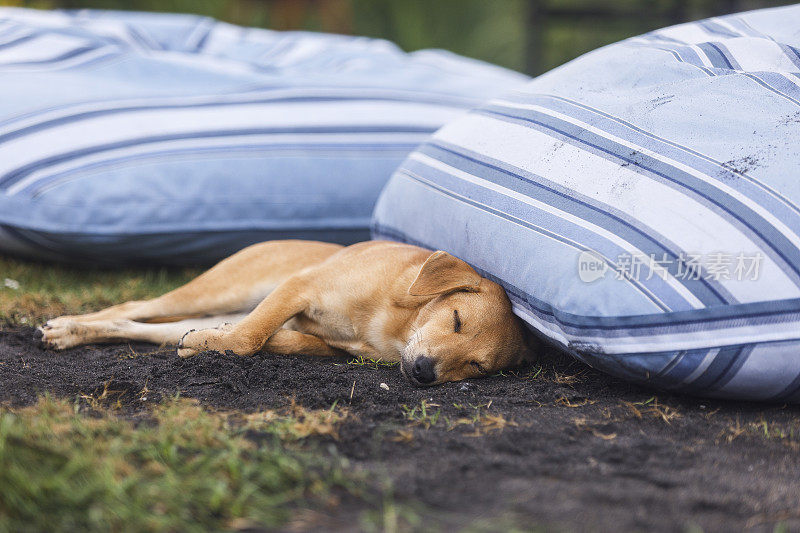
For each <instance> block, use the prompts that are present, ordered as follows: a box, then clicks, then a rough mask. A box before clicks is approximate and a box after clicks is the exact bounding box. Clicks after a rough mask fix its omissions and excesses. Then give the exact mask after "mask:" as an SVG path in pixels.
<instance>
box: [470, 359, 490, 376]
mask: <svg viewBox="0 0 800 533" xmlns="http://www.w3.org/2000/svg"><path fill="white" fill-rule="evenodd" d="M469 364H471V365H472V368H474V369H475V370H477V371H478V372H479V373H481V374H485V373H486V370H485V369H484V368H483V365H482V364H480V363H479V362H477V361H470V362H469Z"/></svg>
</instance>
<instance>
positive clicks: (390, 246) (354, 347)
mask: <svg viewBox="0 0 800 533" xmlns="http://www.w3.org/2000/svg"><path fill="white" fill-rule="evenodd" d="M203 328H208V329H203ZM38 334H39V335H41V340H42V342H43V343H44V344H45V345H46V346H49V347H51V348H55V349H64V348H70V347H72V346H77V345H79V344H88V343H98V342H116V341H123V340H137V341H146V342H152V343H157V344H162V345H163V344H177V345H178V355H180V356H181V357H189V356H192V355H195V354H197V353H199V352H202V351H204V350H217V351H226V350H231V351H233V352H235V353H237V354H240V355H251V354H253V353H255V352H257V351H259V350H266V351H269V352H272V353H278V354H310V355H342V354H343V353H344V352H346V353H350V354H354V355H363V356H366V357H371V358H374V359H383V360H388V361H400V369H401V370H402V372H403V374H404V375H405V376H406V378H408V380H409V381H411V382H412V383H414V384H416V385H433V384H436V383H442V382H446V381H457V380H461V379H465V378H473V377H478V376H483V375H486V374H490V373H492V372H496V371H498V370H500V369H502V368H505V367H508V366H512V365H516V364H518V363H520V362H521V360H522V359H523V358H524V357H525V356H526V355H528V353H529V349H528V346H527V344H526V338H525V334H524V331H523V328H522V326H521V323H520V322H519V320H518V319H517V318H516V317H515V316H514V315H513V314H512V312H511V303H510V302H509V300H508V296H507V295H506V293H505V291H504V290H503V289H502V288H501V287H500V286H499V285H497V284H496V283H494V282H492V281H489V280H488V279H485V278H482V277H481V276H479V275H478V274H477V273H476V272H475V271H474V270H473V269H472V268H471V267H470V266H469V265H467V264H466V263H465V262H464V261H461V260H460V259H457V258H455V257H453V256H452V255H449V254H447V253H445V252H441V251H439V252H433V253H432V252H430V251H428V250H424V249H422V248H418V247H416V246H411V245H408V244H399V243H393V242H384V241H372V242H364V243H359V244H355V245H352V246H348V247H342V246H339V245H335V244H328V243H321V242H310V241H270V242H264V243H261V244H256V245H253V246H250V247H248V248H245V249H244V250H242V251H240V252H238V253H236V254H234V255H232V256H231V257H229V258H227V259H225V260H224V261H222V262H220V263H219V264H217V265H216V266H214V267H213V268H211V269H210V270H208V271H207V272H205V273H204V274H202V275H200V276H198V277H197V278H195V279H194V280H192V281H191V282H189V283H187V284H186V285H184V286H182V287H179V288H177V289H175V290H173V291H171V292H168V293H167V294H164V295H163V296H160V297H158V298H154V299H152V300H145V301H132V302H127V303H123V304H120V305H115V306H113V307H109V308H108V309H105V310H103V311H99V312H97V313H91V314H87V315H79V316H63V317H59V318H56V319H53V320H50V321H49V322H47V324H45V325H44V326H42V327H41V328H39V330H38Z"/></svg>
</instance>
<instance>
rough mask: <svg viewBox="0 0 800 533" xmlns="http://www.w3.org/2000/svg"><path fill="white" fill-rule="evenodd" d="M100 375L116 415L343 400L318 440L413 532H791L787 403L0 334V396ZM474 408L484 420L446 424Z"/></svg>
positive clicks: (573, 369)
mask: <svg viewBox="0 0 800 533" xmlns="http://www.w3.org/2000/svg"><path fill="white" fill-rule="evenodd" d="M108 382H110V384H109V389H112V390H115V391H119V392H118V394H119V396H118V398H119V399H120V401H121V403H122V406H123V411H125V412H127V413H129V414H130V413H135V412H137V411H144V410H145V408H146V404H148V403H153V402H158V401H159V400H160V398H161V397H162V396H163V395H167V394H174V393H175V392H178V391H179V392H180V394H181V395H183V396H188V397H193V398H197V399H198V400H199V401H201V402H203V403H204V404H207V405H209V406H214V407H218V408H226V409H227V408H235V409H242V410H255V409H258V408H264V407H269V408H275V407H281V406H286V405H288V403H289V402H290V401H291V400H292V399H294V401H296V402H297V403H298V404H300V405H302V406H304V407H307V408H328V407H330V406H331V405H332V404H333V403H334V402H338V405H340V406H347V408H348V409H349V412H350V413H351V416H349V417H348V419H347V420H346V421H345V422H344V423H343V425H342V426H341V428H340V431H339V437H338V439H337V440H333V439H329V440H330V442H324V441H323V445H324V446H326V447H327V449H330V448H331V447H332V446H333V447H335V448H336V450H337V453H339V454H342V455H344V456H345V457H347V458H348V459H349V461H350V463H351V464H352V465H353V466H354V467H358V468H362V469H364V470H366V471H368V472H372V473H376V474H380V475H388V477H389V478H390V479H391V480H392V484H393V495H394V497H395V499H396V500H397V501H398V502H400V503H413V502H421V503H422V505H421V506H419V505H417V509H418V511H419V513H420V516H421V521H420V522H417V523H416V527H420V528H425V527H426V526H437V527H439V528H443V529H446V530H451V529H454V528H461V527H469V526H480V527H482V528H483V529H485V530H506V529H508V528H509V527H511V526H514V525H516V526H518V527H522V528H529V527H544V528H546V529H548V530H566V531H645V530H647V531H687V530H689V529H691V528H695V527H699V528H702V529H703V530H705V531H732V530H733V531H736V530H742V529H744V528H752V530H753V531H773V529H774V528H775V526H776V524H781V523H782V524H784V525H785V526H786V528H787V529H788V530H800V484H799V483H798V479H800V456H798V442H800V441H798V439H800V435H798V432H800V416H799V415H800V410H799V409H798V408H797V407H795V406H786V405H768V404H756V403H733V402H721V401H712V400H706V399H697V398H690V397H679V396H674V395H670V394H668V393H661V392H654V391H652V390H647V389H643V388H640V387H638V386H635V385H631V384H627V383H624V382H621V381H618V380H616V379H614V378H610V377H608V376H605V375H604V374H601V373H599V372H596V371H594V370H592V369H590V368H588V367H586V366H584V365H582V364H581V363H578V362H575V361H572V360H569V359H565V358H563V357H560V356H558V355H556V354H552V353H548V354H544V356H543V359H542V361H540V362H539V363H538V364H534V365H532V366H529V367H524V368H520V369H516V370H515V371H513V372H506V373H505V374H504V375H498V376H493V377H489V378H485V379H480V380H472V381H469V382H461V383H451V384H446V385H442V386H438V387H432V388H413V387H412V386H410V385H409V384H408V383H407V382H406V381H405V380H404V378H403V377H402V376H401V374H400V371H399V369H398V368H397V367H380V366H379V367H370V366H364V365H354V364H348V361H347V360H346V359H339V360H337V359H319V358H312V357H286V356H273V355H270V354H260V355H256V356H254V357H250V358H245V357H237V356H234V355H225V354H218V353H212V352H209V353H204V354H201V355H199V356H197V357H194V358H191V359H188V360H181V359H179V358H178V357H177V356H175V354H174V351H173V350H168V349H157V348H155V347H153V346H151V345H146V344H123V345H109V346H87V347H81V348H76V349H72V350H67V351H64V352H59V353H56V352H52V351H47V350H42V349H40V348H39V347H38V345H37V344H36V343H35V342H34V340H33V330H32V329H31V328H24V327H23V328H11V329H8V328H7V329H6V330H4V331H0V402H2V403H5V404H7V405H12V406H21V405H27V404H30V403H32V402H34V401H36V398H37V395H39V394H41V393H44V392H49V393H51V394H52V395H54V396H59V397H71V398H74V397H75V396H76V395H78V394H92V393H94V394H97V393H99V391H102V390H103V387H104V385H105V384H106V383H108ZM382 383H383V384H385V385H386V386H388V390H386V389H385V388H384V387H382V386H381V384H382ZM145 386H146V387H147V389H149V391H150V392H148V393H147V394H146V395H142V394H141V391H142V390H143V389H144V387H145ZM143 396H146V399H144V398H143ZM423 400H424V401H425V402H426V403H427V405H428V407H427V412H428V414H430V413H432V412H434V413H435V412H436V411H441V414H440V416H439V418H438V419H437V420H436V421H435V423H434V424H433V425H430V427H426V424H425V423H421V422H420V423H416V424H415V423H414V422H413V421H411V420H409V419H408V418H407V417H406V414H405V413H406V410H404V408H403V405H405V406H407V407H408V408H409V409H410V408H412V407H413V406H419V405H420V402H422V401H423ZM487 404H488V405H487ZM475 406H481V407H479V408H478V409H476V407H475ZM478 412H479V413H480V414H482V415H483V416H484V418H482V419H481V422H479V423H476V424H467V423H463V424H458V425H453V424H454V422H455V421H456V420H459V419H465V418H470V417H473V416H474V415H475V414H476V413H478ZM415 414H417V413H415ZM487 416H488V417H487ZM462 421H463V420H462ZM503 421H505V426H504V422H503ZM428 422H433V420H431V419H429V420H428ZM503 426H504V427H503ZM359 512H360V509H358V508H357V507H354V506H348V505H343V506H342V507H341V508H340V509H339V510H338V511H331V512H330V513H328V514H326V515H325V516H324V518H321V520H323V522H322V524H317V526H319V527H321V528H322V529H329V528H330V529H349V528H350V527H352V528H357V524H359V522H358V516H359Z"/></svg>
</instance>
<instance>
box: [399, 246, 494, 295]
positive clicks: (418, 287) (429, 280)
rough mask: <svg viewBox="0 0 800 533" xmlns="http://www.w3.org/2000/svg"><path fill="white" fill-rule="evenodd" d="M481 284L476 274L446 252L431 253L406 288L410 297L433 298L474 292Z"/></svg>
mask: <svg viewBox="0 0 800 533" xmlns="http://www.w3.org/2000/svg"><path fill="white" fill-rule="evenodd" d="M480 283H481V277H480V276H479V275H478V273H477V272H475V271H474V270H472V268H471V267H470V266H469V265H468V264H466V263H465V262H464V261H462V260H461V259H458V258H457V257H453V256H452V255H450V254H448V253H447V252H442V251H441V250H440V251H438V252H434V253H432V254H431V255H430V256H429V257H428V259H426V260H425V263H423V265H422V267H421V268H420V269H419V274H417V279H415V280H414V283H412V284H411V286H410V287H409V288H408V294H410V295H412V296H433V295H435V294H444V293H447V292H453V291H476V290H478V285H480Z"/></svg>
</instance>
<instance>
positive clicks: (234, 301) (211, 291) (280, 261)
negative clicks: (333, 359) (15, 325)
mask: <svg viewBox="0 0 800 533" xmlns="http://www.w3.org/2000/svg"><path fill="white" fill-rule="evenodd" d="M341 248H342V247H341V246H339V245H336V244H330V243H318V242H309V241H270V242H264V243H261V244H255V245H253V246H250V247H248V248H245V249H244V250H241V251H240V252H237V253H236V254H234V255H232V256H230V257H229V258H227V259H225V260H223V261H221V262H220V263H218V264H217V265H216V266H214V267H212V268H211V269H210V270H208V271H207V272H205V273H203V274H201V275H200V276H198V277H197V278H195V279H193V280H192V281H190V282H189V283H187V284H186V285H183V286H182V287H178V288H177V289H175V290H173V291H170V292H168V293H166V294H164V295H162V296H159V297H158V298H153V299H151V300H143V301H132V302H125V303H123V304H119V305H115V306H113V307H109V308H107V309H104V310H102V311H98V312H96V313H89V314H85V315H76V316H62V317H59V318H55V319H53V320H50V321H48V322H47V324H45V326H44V327H43V328H41V331H42V332H45V331H46V330H47V329H48V328H53V327H56V326H59V324H60V323H68V322H79V323H87V322H94V321H98V320H120V319H125V320H137V321H144V322H147V321H157V320H159V319H167V320H178V319H181V318H187V317H202V316H214V315H222V314H229V313H247V312H249V311H251V310H252V309H253V308H254V307H255V306H256V305H257V304H258V302H260V301H262V300H263V299H264V297H265V296H266V295H267V294H269V293H270V291H272V290H273V289H274V288H275V287H276V286H277V285H279V284H280V283H281V282H283V281H284V280H285V279H287V278H288V277H289V276H291V275H292V274H294V273H296V272H298V271H301V270H303V269H304V268H307V267H309V266H312V265H315V264H318V263H320V262H322V261H324V260H325V259H327V258H328V257H330V256H331V255H333V254H335V253H336V252H338V251H339V250H341Z"/></svg>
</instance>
